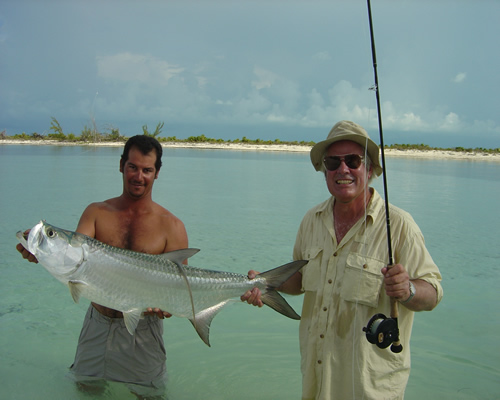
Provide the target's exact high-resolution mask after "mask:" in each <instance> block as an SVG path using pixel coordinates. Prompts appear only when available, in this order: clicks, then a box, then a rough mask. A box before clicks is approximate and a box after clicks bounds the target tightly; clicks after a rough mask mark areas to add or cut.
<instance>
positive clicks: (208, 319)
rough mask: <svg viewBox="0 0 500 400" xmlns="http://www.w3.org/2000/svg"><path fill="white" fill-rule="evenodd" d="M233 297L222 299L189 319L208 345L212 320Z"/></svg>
mask: <svg viewBox="0 0 500 400" xmlns="http://www.w3.org/2000/svg"><path fill="white" fill-rule="evenodd" d="M230 301H231V299H228V300H226V301H222V302H220V303H218V304H216V305H214V306H212V307H209V308H205V309H204V310H201V311H200V312H198V313H197V314H196V318H195V319H191V318H190V319H189V321H190V322H191V323H192V324H193V326H194V329H196V332H197V333H198V335H199V336H200V338H201V340H203V341H204V342H205V344H206V345H207V346H208V347H211V346H210V337H209V336H210V324H211V323H212V320H213V319H214V317H215V316H216V315H217V313H218V312H219V311H220V310H222V308H223V307H224V306H225V305H227V304H228V303H229V302H230Z"/></svg>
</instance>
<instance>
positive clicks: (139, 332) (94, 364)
mask: <svg viewBox="0 0 500 400" xmlns="http://www.w3.org/2000/svg"><path fill="white" fill-rule="evenodd" d="M162 335H163V321H162V320H161V319H159V318H158V317H156V316H154V315H149V316H145V317H144V319H141V320H140V321H139V325H138V326H137V329H136V331H135V334H134V335H130V333H128V331H127V328H126V327H125V323H124V321H123V318H109V317H106V316H104V315H102V314H101V313H100V312H99V311H97V310H96V309H95V308H94V307H93V306H92V304H91V305H90V306H89V309H88V310H87V314H86V315H85V320H84V321H83V327H82V331H81V333H80V338H79V340H78V347H77V349H76V355H75V361H74V363H73V365H72V366H71V367H70V370H71V372H72V375H73V379H74V380H76V381H78V382H83V381H90V380H93V379H95V378H101V379H106V380H111V381H116V382H124V383H128V384H132V385H133V386H135V385H139V386H142V387H151V388H155V389H160V390H163V389H164V387H165V383H166V378H167V368H166V365H165V361H166V359H167V357H166V352H165V346H164V345H163V336H162Z"/></svg>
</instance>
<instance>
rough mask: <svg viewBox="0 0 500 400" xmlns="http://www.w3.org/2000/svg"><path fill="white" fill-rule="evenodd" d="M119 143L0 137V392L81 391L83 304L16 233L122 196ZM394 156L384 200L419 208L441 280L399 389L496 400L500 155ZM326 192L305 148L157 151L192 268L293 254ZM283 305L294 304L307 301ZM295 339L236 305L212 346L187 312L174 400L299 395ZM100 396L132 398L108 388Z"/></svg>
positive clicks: (10, 395)
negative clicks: (26, 255)
mask: <svg viewBox="0 0 500 400" xmlns="http://www.w3.org/2000/svg"><path fill="white" fill-rule="evenodd" d="M120 154H121V148H102V147H99V148H92V147H90V148H89V147H55V146H16V145H0V171H1V175H0V184H1V191H2V194H1V196H0V223H1V225H0V226H1V227H2V229H1V230H0V254H1V257H0V273H1V281H0V290H1V296H0V360H1V361H0V385H1V387H0V398H5V399H48V398H50V399H72V398H78V394H77V393H76V391H75V389H74V387H73V385H72V383H71V382H70V381H69V380H68V379H66V378H65V376H66V374H67V368H68V367H69V365H71V363H72V361H73V356H74V351H75V347H76V342H77V338H78V335H79V332H80V327H81V322H82V319H83V316H84V312H85V310H86V308H87V305H88V302H87V301H86V300H83V301H82V302H81V303H80V304H74V303H73V301H72V299H71V296H70V295H69V293H68V292H67V290H66V289H65V288H64V286H62V285H61V284H60V283H59V282H57V281H56V280H55V279H53V278H52V277H51V276H50V275H49V274H48V273H47V272H46V271H45V270H44V269H43V268H42V267H40V266H38V265H35V264H29V263H27V262H25V261H24V260H22V259H21V257H20V256H19V254H18V253H17V251H16V250H15V245H16V239H15V233H16V232H17V231H18V230H20V229H26V228H29V227H32V226H33V225H35V224H36V223H37V222H38V221H39V220H40V219H46V220H47V221H48V222H50V223H52V224H54V225H56V226H60V227H63V228H68V229H74V228H75V227H76V224H77V222H78V219H79V217H80V214H81V212H82V211H83V209H84V207H85V206H86V205H87V204H88V203H90V202H93V201H99V200H103V199H106V198H109V197H113V196H116V195H118V194H120V193H121V176H120V173H119V170H118V167H119V156H120ZM387 168H388V183H389V198H390V201H391V202H392V203H394V204H396V205H397V206H399V207H402V208H404V209H406V210H407V211H409V212H410V213H411V214H412V215H413V217H414V218H415V220H416V221H417V223H418V224H419V226H420V227H421V229H422V231H423V233H424V235H425V238H426V242H427V245H428V248H429V250H430V252H431V254H432V256H433V257H434V259H435V261H436V263H437V264H438V266H439V267H440V269H441V272H442V274H443V276H444V281H443V287H444V291H445V296H444V299H443V301H442V303H441V304H440V305H439V307H438V308H436V309H435V310H434V311H432V312H430V313H419V314H418V315H417V316H416V318H415V324H414V329H413V334H412V373H411V376H410V381H409V384H408V388H407V393H406V399H410V400H417V399H422V398H428V399H498V398H499V396H500V345H499V343H498V340H499V339H500V334H499V328H500V311H499V310H500V308H499V306H498V300H499V296H498V288H499V286H500V272H499V264H500V247H499V227H500V216H499V211H498V207H497V204H498V199H500V179H499V177H498V175H499V173H500V164H498V163H489V162H473V161H451V160H443V161H440V160H412V159H399V158H397V159H396V158H388V159H387ZM374 186H375V187H376V188H377V189H378V190H379V191H381V186H382V181H381V180H379V181H376V182H375V184H374ZM327 195H328V194H327V191H326V188H325V184H324V180H323V178H322V176H321V174H319V173H316V172H314V169H313V168H312V166H311V164H310V162H309V158H308V154H306V153H304V154H293V153H277V152H272V153H267V152H266V153H264V152H236V151H223V150H220V151H219V150H189V149H165V156H164V165H163V168H162V170H161V172H160V177H159V179H158V180H157V181H156V183H155V188H154V191H153V197H154V199H155V200H156V201H157V202H159V203H160V204H162V205H163V206H165V207H166V208H168V209H169V210H171V211H172V212H173V213H174V214H176V215H177V216H178V217H180V218H181V219H182V220H183V221H184V223H185V225H186V228H187V230H188V234H189V239H190V246H191V247H197V248H200V249H201V252H200V253H198V254H197V255H196V256H195V257H193V258H191V259H190V264H191V265H193V266H198V267H205V268H213V269H219V270H227V271H235V272H240V273H246V272H247V271H248V270H249V269H257V270H260V271H263V270H267V269H270V268H273V267H276V266H278V265H281V264H283V263H285V262H288V261H290V259H291V253H292V246H293V243H294V240H295V234H296V231H297V228H298V225H299V223H300V220H301V219H302V216H303V215H304V213H305V212H306V211H307V210H308V209H309V208H311V207H312V206H314V205H315V204H317V203H319V202H320V201H322V200H323V199H325V198H326V197H327ZM289 301H290V303H291V304H292V305H293V306H294V307H295V308H296V309H297V310H298V311H300V306H301V298H300V297H296V298H289ZM297 335H298V323H297V321H292V320H289V319H287V318H284V317H282V316H281V315H279V314H277V313H275V312H274V311H272V310H270V309H268V308H263V309H256V308H253V307H250V306H246V305H244V304H234V305H232V306H230V307H228V308H227V309H225V310H224V311H222V312H221V313H220V314H219V315H218V316H217V317H216V318H215V319H214V322H213V324H212V328H211V344H212V347H211V348H208V347H207V346H205V344H204V343H203V342H202V341H201V340H200V339H199V338H198V336H197V334H196V333H195V331H194V329H193V328H192V326H191V324H190V323H189V322H188V321H187V320H184V319H176V318H171V319H169V320H166V321H165V334H164V337H165V342H166V347H167V356H168V359H167V368H168V370H169V383H168V398H169V399H170V400H193V399H207V400H210V399H214V400H215V399H217V400H220V399H227V400H234V399H269V400H290V399H299V398H300V386H301V383H300V379H301V377H300V369H299V362H300V358H299V352H298V338H297ZM84 398H89V397H84ZM106 398H109V399H128V398H133V397H131V396H130V395H129V394H128V393H127V391H126V390H125V389H124V388H123V387H122V386H120V385H114V384H113V385H111V386H110V388H109V393H108V395H107V396H106Z"/></svg>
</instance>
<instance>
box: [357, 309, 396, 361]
mask: <svg viewBox="0 0 500 400" xmlns="http://www.w3.org/2000/svg"><path fill="white" fill-rule="evenodd" d="M363 332H366V339H368V341H369V342H370V343H371V344H375V345H377V347H378V348H380V349H386V348H387V347H389V345H390V344H392V346H391V351H392V352H393V353H400V352H401V351H402V350H403V346H401V343H399V329H398V321H397V319H396V318H387V317H386V316H385V315H384V314H375V315H374V316H373V317H372V318H371V319H370V321H368V325H367V326H366V327H364V328H363Z"/></svg>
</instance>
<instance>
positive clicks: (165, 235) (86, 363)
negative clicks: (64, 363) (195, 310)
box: [17, 135, 188, 395]
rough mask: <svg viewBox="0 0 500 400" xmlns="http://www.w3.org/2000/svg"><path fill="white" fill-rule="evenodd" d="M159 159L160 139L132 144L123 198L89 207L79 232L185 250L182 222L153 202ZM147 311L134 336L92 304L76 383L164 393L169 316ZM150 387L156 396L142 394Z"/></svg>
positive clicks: (147, 247) (119, 242)
mask: <svg viewBox="0 0 500 400" xmlns="http://www.w3.org/2000/svg"><path fill="white" fill-rule="evenodd" d="M161 156H162V148H161V145H160V144H159V143H158V141H157V140H156V139H154V138H152V137H148V136H144V135H138V136H134V137H132V138H130V139H129V140H128V141H127V143H126V144H125V148H124V150H123V154H122V156H121V160H120V172H121V173H122V177H123V192H122V194H121V195H120V196H119V197H115V198H112V199H109V200H105V201H103V202H98V203H92V204H90V205H89V206H88V207H87V208H86V209H85V211H84V212H83V214H82V216H81V218H80V221H79V223H78V227H77V229H76V231H77V232H79V233H83V234H84V235H87V236H90V237H93V238H96V239H97V240H99V241H101V242H103V243H106V244H109V245H112V246H116V247H120V248H124V249H129V250H134V251H138V252H143V253H148V254H162V253H166V252H169V251H173V250H178V249H183V248H187V247H188V238H187V233H186V230H185V228H184V224H183V223H182V221H181V220H180V219H178V218H177V217H175V216H174V215H173V214H172V213H170V212H169V211H168V210H166V209H165V208H163V207H161V206H160V205H158V204H157V203H155V202H154V201H153V200H152V190H153V183H154V181H155V179H156V178H158V173H159V171H160V168H161ZM17 250H18V251H19V252H20V253H21V254H22V255H23V257H24V258H25V259H28V260H29V261H31V262H37V260H36V258H35V257H34V256H33V255H32V254H31V253H29V252H28V251H27V250H26V249H25V248H24V247H22V245H20V244H18V245H17ZM152 306H154V304H152ZM148 311H149V312H148V313H146V314H147V315H146V317H145V318H144V319H141V320H140V322H139V326H138V327H137V330H136V333H135V334H134V335H133V336H132V335H130V334H129V333H128V331H127V329H126V327H125V324H124V321H123V316H122V313H121V312H119V311H117V310H113V309H110V308H107V307H104V306H102V305H99V304H96V303H92V304H91V305H90V306H89V309H88V311H87V315H86V317H85V320H84V323H83V328H82V331H81V333H80V339H79V342H78V347H77V350H76V356H75V362H74V363H73V365H72V366H71V371H72V372H73V374H74V377H75V379H76V381H77V382H87V383H89V381H91V380H95V379H96V378H97V379H99V380H102V379H106V380H112V381H118V382H127V383H129V384H130V383H131V384H132V385H131V388H132V390H133V391H134V392H135V393H137V394H141V393H144V394H148V395H149V394H151V393H160V392H161V391H162V390H163V388H164V384H165V380H166V366H165V360H166V354H165V348H164V345H163V337H162V334H163V322H162V321H161V319H163V318H165V317H170V316H171V315H170V314H169V313H168V312H166V311H162V310H159V309H158V308H154V309H149V310H148ZM147 387H149V388H152V389H153V391H151V390H146V391H144V390H142V389H143V388H147Z"/></svg>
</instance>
